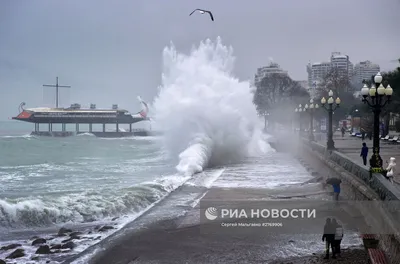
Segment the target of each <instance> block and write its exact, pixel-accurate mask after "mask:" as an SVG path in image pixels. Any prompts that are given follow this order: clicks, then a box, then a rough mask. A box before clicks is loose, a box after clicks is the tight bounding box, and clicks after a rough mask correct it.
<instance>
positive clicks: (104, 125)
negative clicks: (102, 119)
mask: <svg viewBox="0 0 400 264" xmlns="http://www.w3.org/2000/svg"><path fill="white" fill-rule="evenodd" d="M103 132H106V124H103Z"/></svg>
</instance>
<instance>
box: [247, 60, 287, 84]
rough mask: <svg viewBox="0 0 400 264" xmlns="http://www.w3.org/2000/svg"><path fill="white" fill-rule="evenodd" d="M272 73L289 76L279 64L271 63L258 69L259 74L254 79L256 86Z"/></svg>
mask: <svg viewBox="0 0 400 264" xmlns="http://www.w3.org/2000/svg"><path fill="white" fill-rule="evenodd" d="M272 73H280V74H285V75H288V72H287V71H284V70H282V69H281V67H280V66H279V64H278V63H275V62H272V61H271V62H270V64H269V65H268V66H264V67H260V68H258V69H257V73H256V74H255V77H254V85H255V86H257V85H258V83H260V82H261V80H262V79H263V78H264V77H265V76H267V75H268V74H272Z"/></svg>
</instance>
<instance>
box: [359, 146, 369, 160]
mask: <svg viewBox="0 0 400 264" xmlns="http://www.w3.org/2000/svg"><path fill="white" fill-rule="evenodd" d="M360 157H362V160H363V163H364V166H367V157H368V147H367V143H365V142H363V143H362V148H361V153H360Z"/></svg>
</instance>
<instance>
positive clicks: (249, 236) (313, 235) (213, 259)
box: [89, 184, 368, 264]
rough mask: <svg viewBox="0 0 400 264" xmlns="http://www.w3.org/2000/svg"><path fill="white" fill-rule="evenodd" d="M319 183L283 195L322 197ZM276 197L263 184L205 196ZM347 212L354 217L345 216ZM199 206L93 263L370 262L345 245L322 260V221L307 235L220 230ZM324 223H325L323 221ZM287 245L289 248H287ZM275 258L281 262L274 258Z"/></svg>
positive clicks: (123, 240)
mask: <svg viewBox="0 0 400 264" xmlns="http://www.w3.org/2000/svg"><path fill="white" fill-rule="evenodd" d="M321 191H323V190H322V189H320V186H319V185H318V184H311V185H308V186H303V187H300V186H298V187H294V188H291V189H288V190H287V192H286V193H285V192H282V191H281V192H280V194H279V196H287V197H290V196H294V197H295V196H299V195H302V196H304V198H305V199H322V196H323V197H325V198H326V194H321ZM274 195H275V196H277V195H278V193H275V194H274V193H273V191H271V192H269V193H268V194H267V193H266V190H263V189H243V188H229V189H221V188H215V189H211V190H210V191H209V192H208V193H207V195H206V196H205V197H204V198H203V199H205V200H219V201H229V200H230V201H232V199H234V200H235V201H236V203H237V204H238V206H240V203H241V201H243V203H244V204H248V200H262V199H268V198H269V199H270V196H274ZM343 214H344V217H346V216H347V217H351V216H348V215H346V213H345V212H344V213H343ZM199 221H200V210H199V207H198V206H197V207H195V208H193V210H191V211H189V212H188V213H187V214H186V215H185V216H183V217H180V218H177V219H170V220H164V221H160V222H156V223H154V224H152V225H151V226H148V227H147V228H145V229H143V230H141V231H139V232H137V231H136V232H133V233H131V234H129V233H128V234H125V235H124V236H121V237H119V238H117V239H115V240H114V241H112V243H111V244H108V245H107V246H106V249H105V250H104V251H102V252H100V253H98V254H97V255H96V256H95V257H94V258H93V259H92V260H90V261H89V263H91V264H92V263H93V264H103V263H104V264H111V263H113V264H128V263H131V264H141V263H143V264H144V263H148V264H152V263H154V264H156V263H165V264H168V263H171V264H172V263H193V264H196V263H241V264H246V263H271V264H272V263H273V264H279V263H282V264H289V263H292V264H300V263H305V264H306V263H307V264H308V263H336V262H339V261H340V263H368V258H367V256H366V255H365V254H364V253H365V252H364V250H362V249H361V250H360V249H357V248H353V249H344V251H343V254H342V258H341V259H338V260H331V261H329V262H328V261H327V260H323V256H324V255H323V249H324V243H323V242H322V241H321V230H322V227H321V226H315V225H312V224H310V226H307V228H308V229H309V230H312V231H310V232H308V233H307V234H300V233H299V234H277V233H268V232H260V231H259V230H256V229H253V230H252V231H248V230H246V231H244V232H236V231H232V232H224V233H221V232H218V231H216V229H215V228H214V227H210V228H207V225H205V224H203V223H202V224H201V225H200V224H199ZM322 224H323V223H322ZM299 248H304V249H305V250H306V249H310V248H312V250H314V252H313V253H310V256H305V257H296V258H289V259H287V260H285V256H287V255H286V253H285V252H290V250H292V249H299ZM285 250H286V251H285ZM273 259H279V261H275V262H273V261H272V260H273Z"/></svg>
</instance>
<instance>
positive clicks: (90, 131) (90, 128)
mask: <svg viewBox="0 0 400 264" xmlns="http://www.w3.org/2000/svg"><path fill="white" fill-rule="evenodd" d="M92 125H93V124H92V123H90V124H89V133H92V132H93V126H92Z"/></svg>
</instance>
